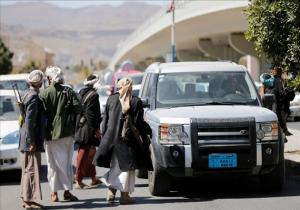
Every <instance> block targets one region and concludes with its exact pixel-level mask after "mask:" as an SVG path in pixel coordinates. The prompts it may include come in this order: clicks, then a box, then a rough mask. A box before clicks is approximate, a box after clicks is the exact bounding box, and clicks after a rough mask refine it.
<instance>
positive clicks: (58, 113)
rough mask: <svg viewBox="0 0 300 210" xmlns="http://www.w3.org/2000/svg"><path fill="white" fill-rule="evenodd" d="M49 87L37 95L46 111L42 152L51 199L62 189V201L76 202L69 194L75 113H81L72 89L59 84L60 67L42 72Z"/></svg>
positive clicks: (61, 81)
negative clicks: (44, 157) (46, 166)
mask: <svg viewBox="0 0 300 210" xmlns="http://www.w3.org/2000/svg"><path fill="white" fill-rule="evenodd" d="M45 74H46V76H47V79H48V82H49V87H47V88H46V89H45V90H44V91H42V92H41V94H40V98H41V100H42V102H43V105H44V107H45V110H46V114H47V118H48V123H47V130H46V142H45V151H46V158H47V163H48V181H49V184H50V188H51V190H52V193H51V201H53V202H57V201H58V200H59V199H58V194H57V191H58V190H64V200H67V201H76V200H78V198H77V197H75V196H74V195H72V194H71V193H70V190H72V188H73V169H72V157H73V152H74V148H73V143H74V142H73V137H72V136H73V135H74V129H75V115H77V114H80V113H81V109H82V107H81V104H80V101H79V100H78V98H77V96H76V94H75V92H74V91H73V90H72V89H71V88H69V87H66V86H64V85H63V83H64V77H63V73H62V70H61V69H60V68H59V67H56V66H50V67H48V68H47V69H46V72H45Z"/></svg>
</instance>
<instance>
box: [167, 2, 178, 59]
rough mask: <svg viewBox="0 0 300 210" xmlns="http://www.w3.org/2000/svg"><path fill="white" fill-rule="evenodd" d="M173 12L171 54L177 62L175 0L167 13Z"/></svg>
mask: <svg viewBox="0 0 300 210" xmlns="http://www.w3.org/2000/svg"><path fill="white" fill-rule="evenodd" d="M169 12H172V25H171V53H172V54H171V55H172V57H171V58H172V60H171V61H172V62H175V58H176V46H175V0H172V1H171V4H170V6H169V8H168V10H167V13H169Z"/></svg>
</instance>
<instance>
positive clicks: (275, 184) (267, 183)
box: [260, 160, 285, 191]
mask: <svg viewBox="0 0 300 210" xmlns="http://www.w3.org/2000/svg"><path fill="white" fill-rule="evenodd" d="M284 180H285V163H284V160H283V161H281V162H280V163H279V164H278V165H277V166H276V168H275V169H274V170H273V171H272V172H271V173H269V174H264V175H261V177H260V181H261V185H262V188H263V189H264V190H268V191H281V190H282V187H283V184H284Z"/></svg>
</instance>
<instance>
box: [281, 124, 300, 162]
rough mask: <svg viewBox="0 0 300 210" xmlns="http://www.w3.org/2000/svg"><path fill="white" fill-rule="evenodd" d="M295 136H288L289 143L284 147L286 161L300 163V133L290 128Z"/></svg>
mask: <svg viewBox="0 0 300 210" xmlns="http://www.w3.org/2000/svg"><path fill="white" fill-rule="evenodd" d="M289 131H290V132H291V133H292V134H293V135H292V136H287V139H288V142H287V143H286V144H285V145H284V156H285V159H286V160H291V161H293V162H298V163H300V131H299V130H296V129H291V128H289Z"/></svg>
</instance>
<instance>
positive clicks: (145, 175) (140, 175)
mask: <svg viewBox="0 0 300 210" xmlns="http://www.w3.org/2000/svg"><path fill="white" fill-rule="evenodd" d="M135 175H136V177H137V178H140V179H147V178H148V171H147V170H144V169H137V170H135Z"/></svg>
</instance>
